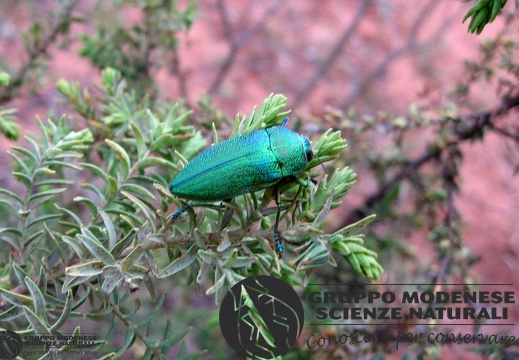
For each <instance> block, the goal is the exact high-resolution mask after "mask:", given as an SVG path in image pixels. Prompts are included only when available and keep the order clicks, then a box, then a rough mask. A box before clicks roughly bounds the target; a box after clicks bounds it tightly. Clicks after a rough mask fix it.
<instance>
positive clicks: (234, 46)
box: [209, 0, 285, 95]
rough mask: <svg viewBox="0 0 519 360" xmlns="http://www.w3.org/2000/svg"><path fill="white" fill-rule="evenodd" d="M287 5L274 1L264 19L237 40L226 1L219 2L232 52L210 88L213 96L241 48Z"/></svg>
mask: <svg viewBox="0 0 519 360" xmlns="http://www.w3.org/2000/svg"><path fill="white" fill-rule="evenodd" d="M284 4H285V2H284V1H274V2H273V3H271V5H270V7H269V8H268V9H267V11H266V12H265V14H264V15H263V17H262V18H261V19H260V20H259V21H258V22H257V23H256V24H254V25H253V26H251V27H250V28H248V29H247V30H246V31H244V32H243V33H242V34H241V35H240V36H239V37H238V38H236V37H235V36H234V34H233V30H232V26H231V23H230V20H229V14H228V13H227V9H226V7H225V4H224V0H218V1H217V8H218V11H219V13H220V16H221V18H222V23H223V26H224V31H225V37H226V38H227V41H228V42H229V44H230V47H231V48H230V50H229V53H228V54H227V57H226V58H225V60H224V61H223V64H222V66H221V67H220V69H219V71H218V74H216V78H215V79H214V81H213V83H212V84H211V86H210V87H209V94H210V95H213V94H215V93H216V92H218V90H219V89H220V87H221V86H222V83H223V81H224V79H225V77H226V76H227V74H228V73H229V70H230V69H231V67H232V65H233V64H234V62H235V61H236V56H237V54H238V51H239V50H240V49H241V47H242V46H243V45H244V44H246V43H247V41H249V39H250V38H251V37H252V36H254V35H255V34H256V33H257V32H258V31H259V30H260V29H262V28H263V27H264V26H265V24H266V22H267V21H268V20H269V19H270V18H271V17H272V15H273V14H274V13H275V12H277V11H278V10H279V8H280V7H281V6H283V5H284Z"/></svg>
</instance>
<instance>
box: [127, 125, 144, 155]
mask: <svg viewBox="0 0 519 360" xmlns="http://www.w3.org/2000/svg"><path fill="white" fill-rule="evenodd" d="M130 126H131V128H132V131H133V134H134V135H135V140H136V143H137V155H138V156H139V159H142V158H143V157H144V154H145V153H146V144H145V142H144V137H143V136H142V133H141V130H140V129H139V127H138V126H137V125H136V124H135V123H134V122H133V121H131V122H130Z"/></svg>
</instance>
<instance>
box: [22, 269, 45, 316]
mask: <svg viewBox="0 0 519 360" xmlns="http://www.w3.org/2000/svg"><path fill="white" fill-rule="evenodd" d="M25 284H26V286H27V288H28V289H29V292H30V293H31V297H32V300H33V307H34V313H35V314H36V316H37V317H38V318H40V319H44V317H45V315H46V312H47V311H46V306H47V305H46V304H45V298H44V297H43V294H42V293H41V291H40V288H38V285H36V284H35V283H34V281H32V279H31V278H30V277H28V276H26V277H25Z"/></svg>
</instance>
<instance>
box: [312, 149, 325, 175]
mask: <svg viewBox="0 0 519 360" xmlns="http://www.w3.org/2000/svg"><path fill="white" fill-rule="evenodd" d="M314 156H315V157H316V158H317V160H319V164H321V166H322V167H323V170H324V172H325V173H326V175H328V171H326V168H325V167H324V164H323V162H322V161H321V158H320V157H319V156H318V155H317V154H315V153H314Z"/></svg>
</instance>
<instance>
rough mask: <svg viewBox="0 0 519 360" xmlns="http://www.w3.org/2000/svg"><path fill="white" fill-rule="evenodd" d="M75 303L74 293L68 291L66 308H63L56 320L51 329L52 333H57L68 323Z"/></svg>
mask: <svg viewBox="0 0 519 360" xmlns="http://www.w3.org/2000/svg"><path fill="white" fill-rule="evenodd" d="M73 303H74V302H73V294H72V291H71V290H69V291H67V296H66V298H65V306H63V308H62V310H61V313H60V316H59V318H58V320H56V322H55V323H54V324H53V325H52V326H51V327H50V331H52V332H55V331H57V330H58V329H59V328H60V327H62V326H63V325H65V323H66V322H67V320H68V318H69V316H70V313H71V311H72V305H73Z"/></svg>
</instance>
